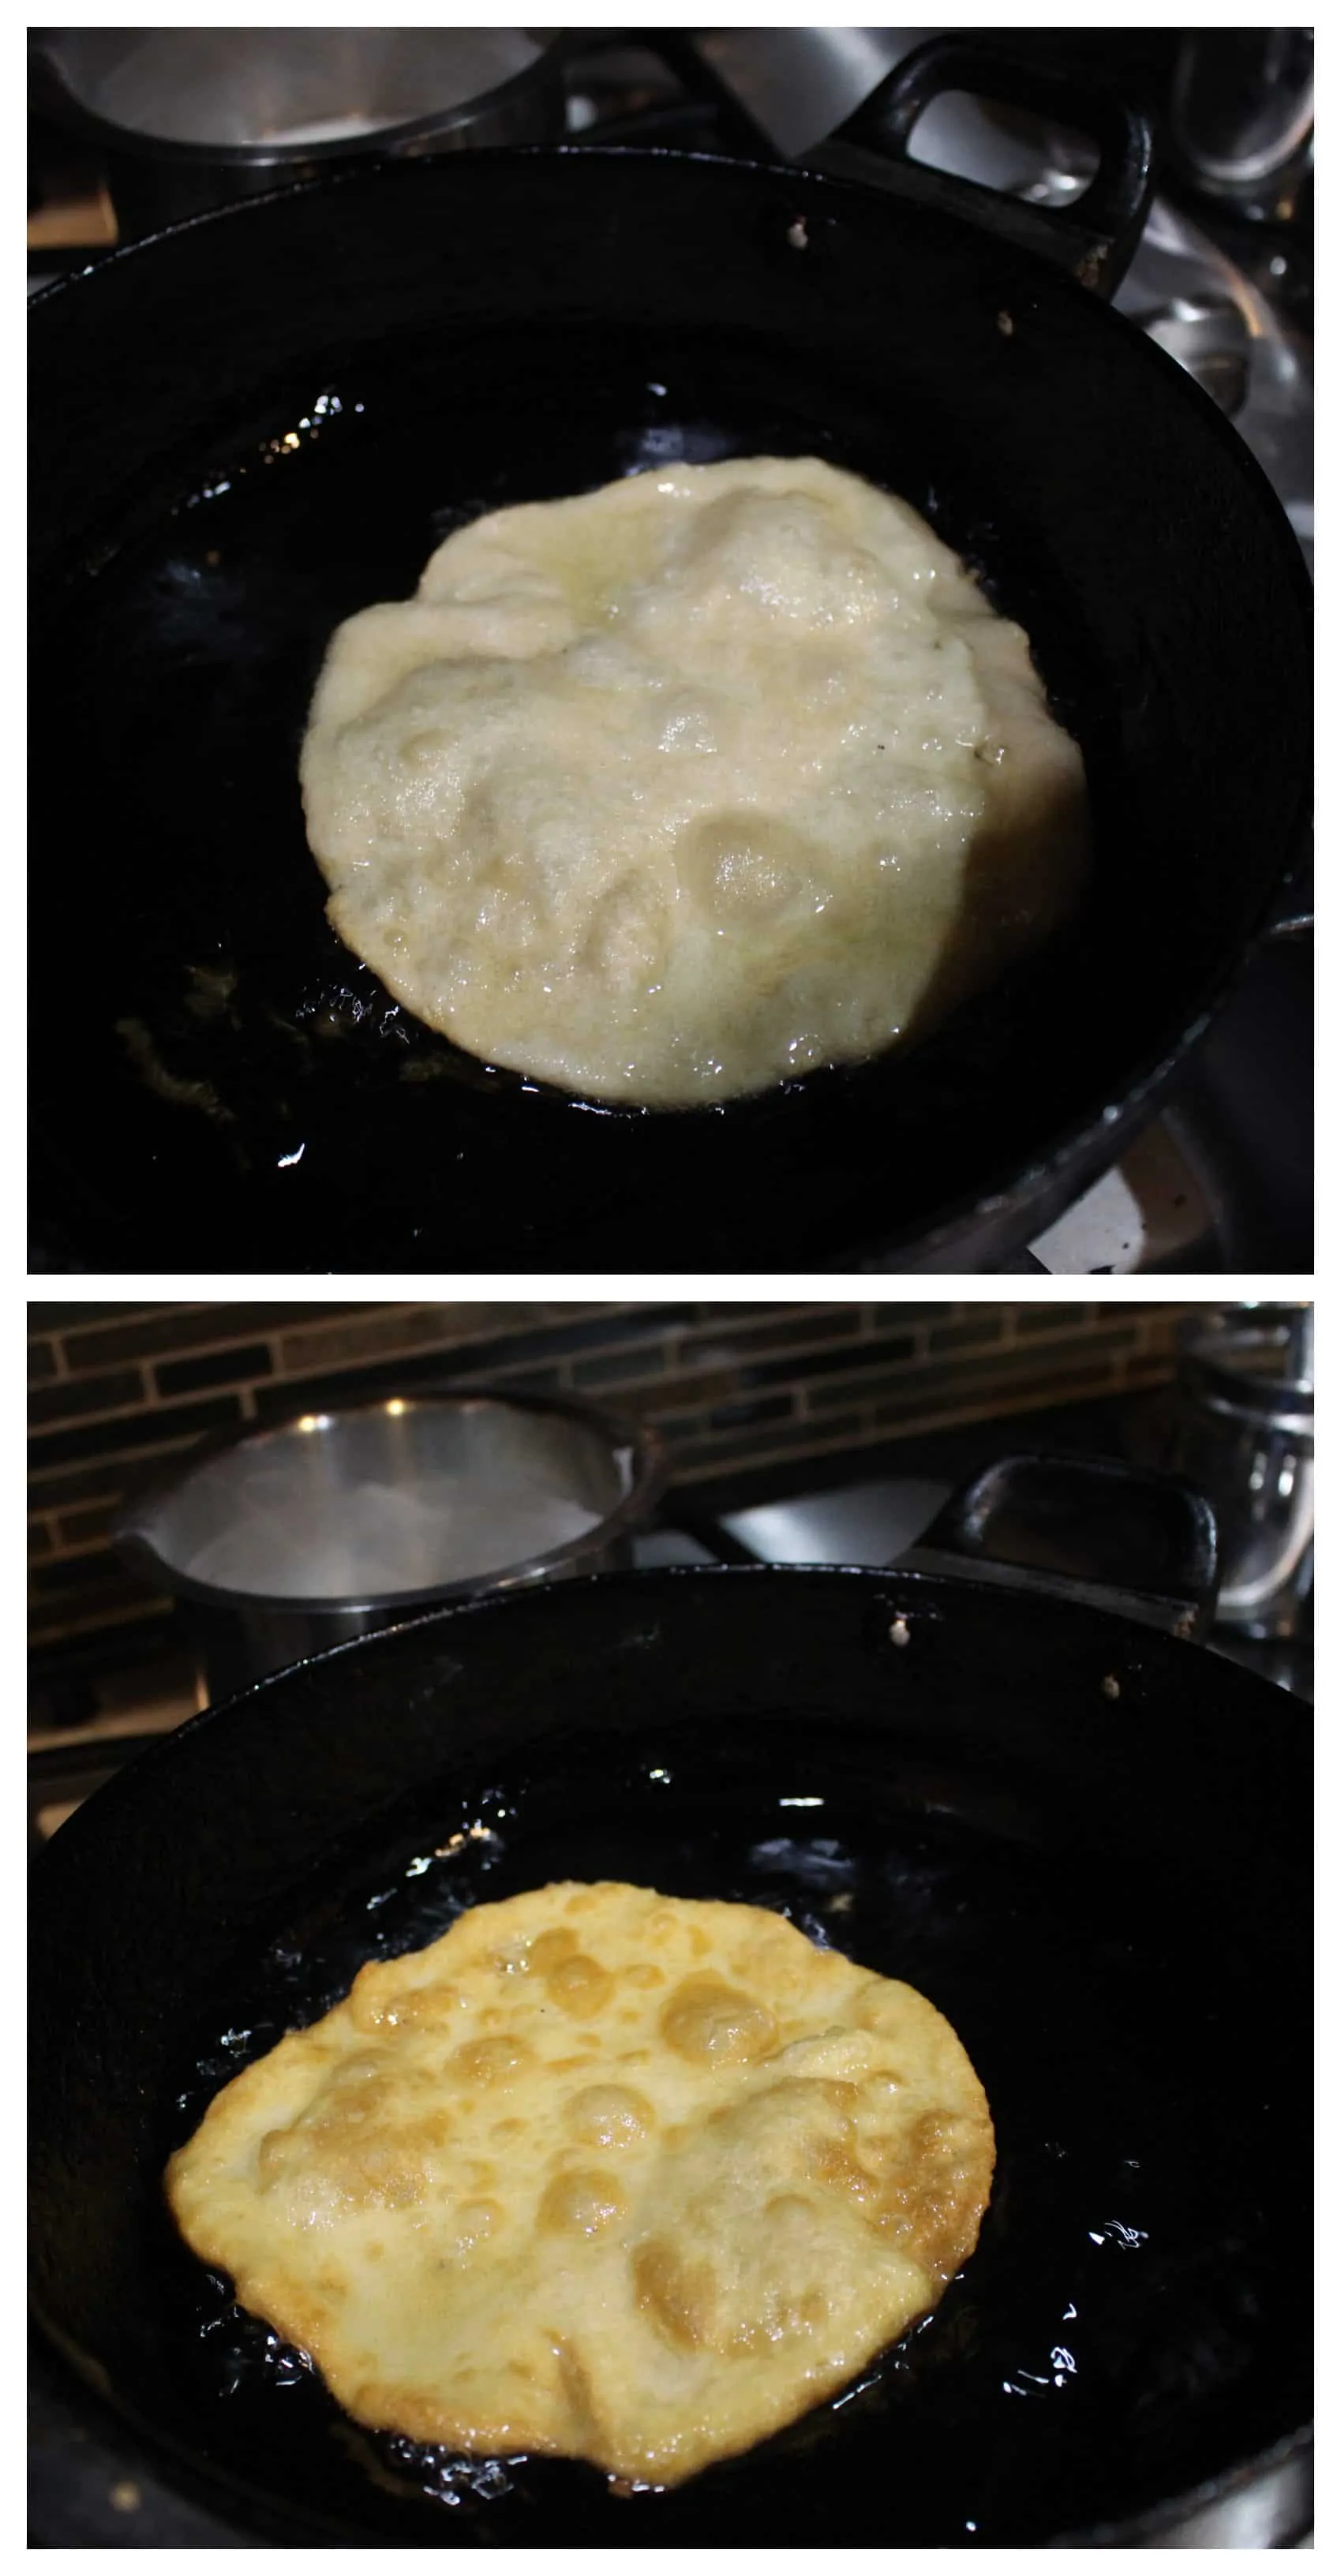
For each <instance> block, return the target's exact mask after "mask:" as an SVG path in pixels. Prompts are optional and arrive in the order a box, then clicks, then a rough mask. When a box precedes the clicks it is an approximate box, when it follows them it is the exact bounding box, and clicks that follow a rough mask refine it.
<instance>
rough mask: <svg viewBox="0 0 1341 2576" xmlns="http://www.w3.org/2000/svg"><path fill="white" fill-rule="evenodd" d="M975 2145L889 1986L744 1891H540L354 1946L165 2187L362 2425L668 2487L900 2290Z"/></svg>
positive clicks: (942, 2049) (939, 2272)
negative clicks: (721, 1896)
mask: <svg viewBox="0 0 1341 2576" xmlns="http://www.w3.org/2000/svg"><path fill="white" fill-rule="evenodd" d="M993 2154H994V2147H993V2137H992V2124H991V2119H990V2116H989V2113H988V2108H987V2102H986V2099H985V2096H984V2094H983V2090H982V2086H981V2085H980V2083H979V2082H978V2079H977V2077H976V2075H975V2074H974V2072H973V2069H972V2067H971V2066H970V2064H969V2061H968V2058H967V2057H966V2055H965V2053H964V2050H963V2049H962V2047H961V2046H960V2044H959V2041H958V2040H957V2039H956V2037H955V2034H954V2032H953V2031H952V2030H951V2028H950V2025H949V2023H948V2022H947V2021H945V2020H943V2019H942V2017H941V2015H940V2014H939V2013H938V2012H936V2011H935V2010H934V2009H933V2008H932V2006H931V2005H930V2004H929V2003H927V2002H926V2001H925V2000H924V1998H923V1997H922V1996H921V1995H919V1994H916V1993H914V1991H913V1989H912V1988H911V1987H910V1986H905V1985H899V1984H896V1983H893V1982H892V1981H890V1980H889V1979H887V1978H883V1977H874V1976H872V1975H870V1974H869V1973H868V1971H867V1970H866V1969H864V1968H860V1967H856V1966H854V1965H853V1963H852V1961H851V1960H849V1959H845V1958H842V1957H840V1956H839V1955H838V1954H837V1953H836V1952H835V1951H831V1950H821V1949H819V1948H817V1947H816V1946H815V1945H814V1943H812V1942H810V1941H808V1940H807V1939H806V1938H805V1937H804V1935H803V1934H802V1933H800V1932H798V1931H796V1930H795V1929H794V1928H793V1927H792V1925H790V1924H788V1923H786V1922H784V1921H783V1920H782V1919H781V1917H780V1916H778V1915H776V1914H772V1913H767V1912H765V1911H763V1910H762V1909H761V1908H758V1907H755V1906H749V1905H730V1904H699V1903H691V1902H689V1901H687V1900H682V1899H680V1898H671V1897H664V1896H658V1895H656V1894H655V1893H653V1892H652V1891H651V1890H650V1889H647V1888H640V1887H625V1886H621V1885H618V1884H614V1883H602V1884H600V1885H596V1886H582V1885H576V1884H563V1885H559V1886H555V1887H544V1888H538V1889H536V1890H535V1891H534V1892H533V1893H531V1894H529V1895H526V1896H517V1897H513V1898H510V1899H509V1900H508V1901H507V1902H506V1903H505V1904H501V1905H480V1906H476V1907H475V1908H474V1909H473V1910H472V1911H471V1912H469V1913H467V1914H464V1915H462V1916H461V1918H460V1919H459V1921H457V1922H456V1923H454V1924H453V1926H452V1928H451V1930H450V1932H448V1933H446V1934H445V1935H444V1937H443V1938H442V1939H441V1940H439V1941H436V1942H434V1943H433V1944H432V1945H431V1947H429V1948H428V1949H425V1950H417V1951H411V1952H409V1953H408V1954H407V1955H406V1956H404V1957H402V1958H398V1959H392V1960H387V1961H378V1962H375V1963H374V1964H372V1965H371V1966H368V1967H365V1968H363V1969H362V1970H361V1971H360V1973H359V1975H358V1976H357V1978H356V1979H355V1981H354V1985H353V1987H352V1989H351V1992H350V1994H349V1996H348V1998H347V2000H346V2001H345V2002H344V2003H342V2004H338V2005H337V2006H336V2007H335V2009H334V2011H332V2012H329V2013H327V2014H326V2015H325V2016H324V2018H323V2019H322V2020H321V2021H319V2022H316V2023H314V2024H313V2026H312V2028H311V2029H309V2030H305V2031H301V2032H296V2033H293V2034H291V2035H290V2036H289V2037H288V2038H286V2039H283V2040H281V2041H280V2043H279V2045H278V2047H276V2048H274V2049H272V2050H271V2052H270V2054H269V2056H267V2057H264V2058H262V2059H260V2060H259V2061H258V2063H257V2064H256V2065H254V2066H249V2067H248V2068H246V2069H245V2071H244V2072H243V2073H242V2074H241V2075H238V2076H236V2077H235V2078H234V2080H233V2082H232V2083H231V2084H229V2085H227V2086H226V2087H225V2089H224V2091H223V2092H222V2093H220V2094H219V2096H218V2097H217V2099H216V2100H215V2101H214V2102H213V2103H212V2104H211V2106H210V2108H209V2110H208V2111H207V2112H206V2115H205V2118H204V2119H203V2121H202V2122H201V2125H200V2127H199V2128H198V2130H197V2131H196V2133H195V2136H194V2137H193V2138H192V2139H191V2140H190V2141H189V2143H188V2144H187V2145H186V2146H184V2147H183V2148H181V2149H180V2150H179V2152H178V2153H177V2154H176V2155H175V2156H174V2157H173V2159H172V2161H171V2163H170V2165H169V2167H168V2175H167V2188H168V2197H169V2199H170V2201H171V2204H172V2208H173V2211H174V2213H175V2215H176V2218H177V2222H178V2224H179V2226H180V2228H181V2230H182V2233H183V2235H184V2236H185V2237H186V2239H187V2242H188V2243H189V2244H190V2245H191V2246H192V2247H193V2248H194V2250H195V2252H196V2253H197V2254H198V2255H200V2256H201V2257H202V2259H203V2260H204V2261H205V2262H207V2263H210V2264H213V2265H217V2266H218V2267H220V2268H221V2269H223V2270H225V2271H227V2272H229V2273H231V2275H232V2277H233V2280H234V2283H235V2286H236V2291H237V2296H238V2298H239V2300H240V2301H241V2303H242V2305H243V2306H244V2307H246V2308H249V2309H251V2310H253V2311H254V2312H255V2313H256V2314H257V2315H259V2316H262V2317H264V2318H265V2319H267V2321H268V2322H269V2323H270V2324H271V2325H272V2326H273V2327H275V2329H276V2330H277V2331H278V2333H279V2334H280V2335H281V2336H282V2337H283V2338H284V2339H285V2340H286V2341H288V2342H290V2343H293V2344H297V2345H299V2346H301V2347H302V2348H303V2349H304V2350H305V2351H306V2352H308V2353H309V2354H310V2355H311V2357H312V2358H313V2360H314V2361H315V2362H316V2363H317V2364H318V2365H319V2367H320V2369H321V2371H322V2372H323V2374H324V2376H325V2378H326V2381H327V2383H328V2385H329V2386H330V2388H331V2389H332V2391H333V2392H334V2394H335V2396H336V2397H337V2398H338V2399H339V2401H340V2403H341V2404H342V2405H343V2406H344V2407H345V2408H346V2409H347V2410H348V2412H349V2413H350V2414H351V2415H353V2416H355V2417H356V2418H357V2419H358V2420H359V2421H360V2422H361V2423H364V2424H369V2425H373V2426H376V2427H378V2428H380V2429H382V2430H394V2431H395V2432H398V2433H402V2434H406V2435H408V2436H410V2438H411V2439H413V2440H416V2441H423V2442H442V2443H447V2444H450V2445H451V2446H452V2447H453V2448H455V2449H458V2450H463V2451H467V2452H475V2453H479V2452H483V2453H491V2452H508V2453H515V2452H527V2451H550V2452H560V2453H563V2454H565V2455H567V2456H570V2457H573V2458H579V2459H586V2460H591V2461H594V2462H595V2463H596V2465H597V2466H598V2467H600V2468H602V2469H605V2470H607V2471H608V2472H609V2473H610V2474H611V2475H612V2476H616V2477H619V2478H623V2479H641V2480H645V2481H648V2482H651V2483H655V2484H665V2485H670V2484H674V2483H675V2482H676V2481H678V2480H679V2479H681V2478H685V2477H688V2476H689V2475H690V2474H691V2472H692V2471H694V2470H696V2469H701V2468H703V2467H705V2466H706V2465H707V2463H708V2462H710V2461H712V2460H716V2459H722V2458H725V2457H728V2456H729V2455H731V2454H732V2453H734V2452H737V2451H742V2450H744V2449H746V2448H747V2447H748V2445H749V2444H750V2443H752V2442H757V2441H758V2440H760V2439H761V2438H762V2436H763V2435H764V2434H767V2433H771V2432H774V2431H776V2430H777V2429H778V2427H779V2426H781V2425H784V2424H788V2423H791V2422H792V2421H793V2420H794V2419H795V2418H796V2417H797V2416H798V2415H801V2414H803V2413H804V2412H805V2411H806V2410H807V2408H809V2407H811V2406H813V2405H815V2404H816V2403H817V2402H818V2400H819V2399H821V2398H823V2397H824V2396H826V2395H827V2394H829V2393H830V2392H831V2391H833V2390H836V2389H838V2388H840V2387H841V2386H842V2385H843V2383H844V2382H845V2381H846V2380H848V2379H850V2378H851V2377H852V2376H853V2374H854V2373H855V2372H856V2371H858V2370H860V2369H861V2368H862V2366H863V2365H864V2364H865V2363H866V2362H867V2361H869V2360H870V2359H871V2357H872V2355H873V2354H875V2353H877V2352H879V2351H880V2350H881V2349H882V2348H883V2347H884V2346H885V2345H887V2344H889V2343H892V2342H893V2341H894V2340H895V2339H896V2338H897V2337H898V2336H899V2335H900V2334H902V2333H903V2331H904V2329H905V2328H906V2327H907V2326H908V2325H910V2324H911V2323H912V2322H913V2321H914V2320H915V2319H917V2318H919V2317H921V2316H923V2315H925V2314H926V2313H927V2311H928V2310H930V2309H931V2308H932V2307H934V2306H935V2304H936V2302H937V2300H938V2299H939V2297H940V2295H941V2292H942V2290H943V2289H944V2287H945V2284H946V2282H947V2281H948V2280H949V2279H950V2277H951V2275H952V2274H953V2273H954V2272H955V2271H957V2270H958V2268H959V2266H960V2265H961V2264H962V2263H963V2262H964V2261H965V2259H966V2257H967V2256H968V2255H969V2254H970V2253H971V2252H972V2250H973V2247H974V2244H975V2243H976V2241H977V2235H978V2228H979V2224H980V2222H981V2219H982V2214H983V2211H984V2209H985V2207H986V2205H987V2197H988V2191H989V2187H990V2184H991V2177H992V2163H993Z"/></svg>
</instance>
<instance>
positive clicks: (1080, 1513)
mask: <svg viewBox="0 0 1341 2576" xmlns="http://www.w3.org/2000/svg"><path fill="white" fill-rule="evenodd" d="M1217 1554H1218V1543H1217V1536H1216V1527H1215V1514H1214V1512H1213V1511H1212V1509H1211V1506H1210V1504H1209V1503H1208V1502H1207V1501H1206V1499H1205V1497H1204V1496H1203V1495H1201V1494H1198V1493H1194V1492H1193V1490H1192V1487H1191V1486H1190V1485H1184V1484H1182V1483H1180V1481H1179V1479H1178V1478H1177V1477H1176V1476H1165V1475H1161V1474H1158V1473H1157V1472H1156V1471H1155V1470H1154V1469H1153V1468H1149V1467H1132V1466H1128V1465H1126V1464H1125V1463H1124V1462H1123V1461H1122V1460H1120V1459H1116V1458H1077V1457H1046V1456H1040V1455H1037V1454H1023V1455H1021V1456H1018V1457H1013V1458H1001V1459H998V1460H997V1462H996V1464H995V1465H994V1466H991V1467H988V1468H987V1469H986V1470H985V1471H984V1473H983V1474H982V1475H981V1476H978V1477H975V1479H974V1481H973V1483H972V1484H971V1485H966V1486H965V1487H964V1488H963V1490H962V1491H961V1492H960V1493H957V1494H954V1495H952V1496H951V1498H950V1500H949V1502H948V1503H946V1504H945V1505H944V1506H943V1507H942V1509H941V1511H940V1512H939V1513H938V1514H937V1516H936V1519H935V1520H934V1521H933V1522H932V1524H931V1527H930V1529H929V1530H927V1531H926V1532H925V1533H924V1535H923V1537H922V1538H920V1539H919V1541H918V1543H917V1545H916V1547H914V1548H911V1549H910V1550H909V1551H908V1553H907V1555H905V1556H901V1557H900V1558H899V1559H898V1565H899V1568H900V1571H903V1570H905V1569H907V1570H908V1571H911V1572H917V1573H932V1574H964V1573H966V1572H971V1573H972V1574H973V1575H974V1577H975V1578H976V1579H977V1580H979V1581H981V1582H984V1583H995V1584H998V1585H1000V1586H1001V1587H1002V1588H1003V1589H1005V1590H1008V1591H1018V1592H1041V1593H1046V1594H1048V1595H1049V1596H1050V1597H1052V1598H1054V1599H1058V1600H1064V1601H1081V1602H1086V1603H1088V1604H1089V1605H1090V1606H1091V1607H1093V1608H1096V1609H1100V1610H1111V1611H1115V1612H1116V1613H1117V1614H1118V1616H1119V1617H1121V1618H1124V1619H1135V1620H1138V1621H1139V1622H1140V1624H1141V1625H1142V1626H1143V1627H1147V1628H1161V1629H1163V1630H1164V1631H1165V1632H1166V1634H1169V1635H1172V1636H1177V1637H1201V1636H1204V1635H1205V1633H1206V1631H1207V1629H1208V1628H1209V1627H1210V1624H1211V1620H1212V1617H1213V1615H1214V1611H1215V1600H1216V1590H1217V1585H1218V1580H1219V1566H1218V1561H1217Z"/></svg>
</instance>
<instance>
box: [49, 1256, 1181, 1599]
mask: <svg viewBox="0 0 1341 2576" xmlns="http://www.w3.org/2000/svg"><path fill="white" fill-rule="evenodd" d="M1184 1311H1185V1309H1184V1308H1183V1307H1182V1306H1176V1305H1157V1304H1145V1303H1142V1304H1139V1305H1138V1304H1125V1303H1124V1304H1122V1305H1113V1304H1110V1303H1105V1304H1102V1305H1100V1304H1094V1305H1080V1306H1071V1305H1067V1306H1062V1305H1052V1304H1045V1303H1042V1302H1038V1303H1032V1302H1031V1303H1029V1304H1024V1303H1015V1304H1004V1303H1003V1304H997V1303H991V1302H984V1303H972V1304H962V1305H957V1304H953V1303H950V1302H943V1303H940V1304H920V1305H903V1304H889V1303H884V1302H880V1303H874V1302H873V1303H870V1304H854V1303H843V1304H837V1303H835V1304H832V1305H823V1304H814V1305H782V1304H778V1303H776V1302H774V1303H767V1302H765V1301H764V1300H762V1299H760V1300H759V1301H758V1302H757V1303H745V1302H741V1303H735V1304H702V1305H698V1304H670V1303H667V1304H652V1303H646V1304H638V1305H633V1304H628V1305H619V1304H609V1305H595V1304H593V1305H571V1304H570V1305H544V1304H533V1303H528V1304H520V1303H518V1304H515V1305H506V1304H486V1305H467V1304H445V1305H436V1304H432V1303H429V1302H427V1301H426V1302H424V1303H423V1304H414V1305H410V1304H402V1305H396V1306H388V1305H337V1304H334V1303H331V1302H324V1303H311V1304H306V1305H300V1304H284V1303H281V1302H273V1303H270V1304H266V1305H248V1304H245V1303H243V1302H242V1301H238V1302H236V1303H234V1302H229V1303H228V1304H226V1305H199V1306H188V1305H176V1306H169V1305H158V1306H135V1305H119V1306H118V1305H96V1306H94V1305H89V1306H79V1305H69V1304H65V1305H59V1306H57V1305H42V1304H41V1303H30V1305H29V1308H28V1322H29V1387H30V1396H29V1515H30V1564H29V1582H30V1635H31V1639H32V1642H33V1643H34V1645H39V1646H50V1645H55V1644H58V1643H60V1642H61V1641H62V1640H64V1639H66V1638H70V1639H74V1638H83V1639H89V1638H91V1637H93V1636H95V1635H96V1633H97V1632H99V1631H101V1630H104V1629H113V1628H115V1629H116V1630H118V1631H119V1632H125V1631H127V1630H133V1629H134V1627H135V1625H136V1624H137V1623H143V1622H149V1621H152V1620H157V1619H159V1618H160V1617H161V1613H162V1609H163V1604H162V1603H161V1602H155V1601H154V1600H153V1599H152V1598H151V1597H150V1596H149V1595H148V1594H147V1593H146V1591H145V1590H144V1588H143V1587H142V1586H141V1585H140V1584H139V1583H138V1582H137V1581H136V1580H135V1578H134V1577H133V1576H131V1575H130V1574H129V1573H128V1572H127V1571H125V1570H124V1569H123V1568H122V1566H121V1564H120V1561H119V1559H118V1558H117V1557H116V1556H115V1555H114V1553H113V1551H112V1549H111V1546H110V1544H109V1539H108V1531H109V1528H110V1524H111V1520H112V1517H113V1514H114V1513H115V1510H116V1507H117V1504H118V1502H119V1501H120V1499H121V1496H122V1495H123V1493H124V1492H125V1491H126V1490H127V1488H128V1487H129V1486H130V1485H132V1484H138V1483H139V1482H141V1481H142V1479H143V1478H144V1476H145V1474H146V1472H150V1471H155V1470H157V1469H159V1468H160V1467H163V1468H166V1467H167V1466H168V1465H169V1464H170V1463H171V1460H172V1458H173V1456H174V1454H176V1453H180V1452H183V1451H184V1450H185V1449H187V1448H188V1447H189V1446H190V1444H191V1443H192V1442H193V1441H195V1440H198V1439H199V1438H200V1437H201V1436H202V1435H203V1434H205V1433H207V1432H217V1431H219V1430H227V1429H229V1428H231V1427H234V1426H236V1427H237V1428H239V1429H240V1428H242V1427H243V1426H244V1425H246V1424H247V1423H250V1422H265V1421H270V1420H275V1419H282V1418H283V1416H284V1415H285V1414H287V1413H289V1412H291V1411H292V1412H301V1411H304V1410H307V1409H310V1408H311V1407H312V1406H314V1405H315V1404H330V1403H339V1402H344V1403H354V1402H358V1401H359V1400H360V1399H362V1398H365V1397H372V1396H379V1395H386V1394H391V1393H395V1392H398V1391H404V1390H406V1389H408V1388H411V1387H417V1388H422V1387H425V1386H447V1385H452V1386H481V1385H490V1386H498V1387H502V1388H510V1389H513V1390H516V1391H518V1392H531V1393H539V1394H554V1393H559V1394H572V1395H578V1396H582V1395H585V1396H587V1397H588V1398H589V1399H590V1400H591V1401H593V1402H596V1403H600V1404H604V1405H605V1406H607V1407H608V1408H609V1409H611V1410H614V1411H619V1412H623V1413H625V1414H629V1415H634V1416H637V1417H638V1418H640V1419H642V1420H646V1421H650V1422H653V1423H655V1424H656V1425H657V1426H658V1428H659V1429H660V1430H661V1432H662V1433H663V1435H664V1437H665V1439H666V1442H667V1445H668V1448H669V1451H670V1459H671V1474H672V1477H673V1478H678V1479H681V1480H687V1479H689V1478H692V1477H697V1476H703V1475H707V1474H709V1473H711V1474H720V1473H722V1472H723V1470H729V1469H731V1468H733V1467H748V1466H756V1465H759V1466H762V1465H766V1464H767V1462H768V1461H769V1460H770V1459H774V1458H777V1459H783V1458H786V1459H794V1458H804V1457H806V1456H808V1455H813V1456H814V1457H815V1458H816V1459H823V1457H824V1456H825V1455H826V1454H829V1453H836V1452H838V1451H840V1450H841V1451H851V1450H853V1449H854V1448H855V1449H860V1447H861V1446H862V1444H863V1443H866V1442H870V1443H876V1442H881V1441H888V1440H889V1439H890V1437H891V1436H896V1435H897V1434H898V1433H899V1432H900V1431H923V1430H930V1429H935V1428H936V1427H938V1426H939V1425H941V1424H948V1423H953V1422H964V1421H973V1420H976V1419H982V1418H987V1417H991V1416H993V1415H997V1414H1009V1413H1012V1412H1021V1411H1025V1410H1028V1409H1029V1408H1031V1407H1034V1406H1037V1405H1040V1404H1046V1403H1051V1402H1061V1401H1066V1400H1069V1399H1070V1398H1072V1397H1075V1398H1077V1399H1079V1398H1081V1397H1085V1396H1096V1395H1108V1394H1113V1393H1116V1392H1118V1391H1121V1390H1125V1389H1135V1388H1139V1387H1146V1386H1152V1385H1157V1384H1158V1383H1160V1382H1161V1381H1162V1380H1163V1379H1164V1378H1166V1377H1167V1376H1168V1375H1169V1374H1170V1369H1171V1365H1172V1352H1173V1337H1174V1331H1175V1326H1176V1323H1177V1319H1178V1317H1179V1316H1180V1315H1181V1314H1182V1313H1183V1312H1184Z"/></svg>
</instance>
